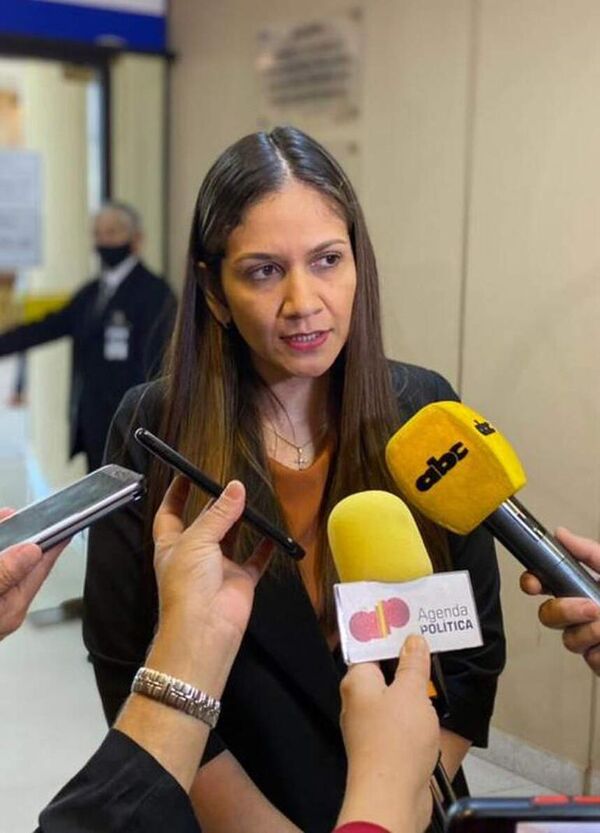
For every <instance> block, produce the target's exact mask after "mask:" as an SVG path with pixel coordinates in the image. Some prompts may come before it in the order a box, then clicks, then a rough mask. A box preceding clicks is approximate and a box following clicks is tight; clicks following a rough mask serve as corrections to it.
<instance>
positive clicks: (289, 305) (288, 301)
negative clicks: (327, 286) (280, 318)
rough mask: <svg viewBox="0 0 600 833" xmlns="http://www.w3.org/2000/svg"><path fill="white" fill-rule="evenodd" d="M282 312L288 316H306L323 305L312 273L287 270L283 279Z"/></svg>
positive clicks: (315, 311) (317, 310)
mask: <svg viewBox="0 0 600 833" xmlns="http://www.w3.org/2000/svg"><path fill="white" fill-rule="evenodd" d="M284 291H285V295H284V299H283V305H282V312H283V314H284V315H285V316H286V317H288V318H306V317H307V316H309V315H314V314H315V313H317V312H319V311H320V310H321V308H322V306H323V304H322V301H321V298H320V297H319V294H318V286H317V283H316V279H315V277H314V276H313V275H311V274H308V273H307V272H306V271H305V270H294V271H293V272H289V273H288V275H287V276H286V279H285V289H284Z"/></svg>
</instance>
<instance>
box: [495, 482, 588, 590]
mask: <svg viewBox="0 0 600 833" xmlns="http://www.w3.org/2000/svg"><path fill="white" fill-rule="evenodd" d="M484 525H485V526H486V527H487V528H488V529H489V530H490V532H491V533H492V534H493V535H494V536H495V537H496V538H497V539H498V540H499V541H500V543H501V544H504V546H505V547H506V549H507V550H509V552H511V553H512V554H513V555H514V556H515V558H517V559H518V560H519V561H520V562H521V564H522V565H523V566H524V567H526V568H527V569H528V570H529V572H531V573H533V574H534V575H535V576H537V578H539V580H540V581H541V582H542V584H543V586H544V588H545V589H546V590H547V591H548V592H550V593H552V594H553V595H554V596H584V597H587V598H588V599H591V600H592V601H594V602H596V604H598V605H600V586H599V585H598V583H597V582H596V581H594V579H593V578H592V576H591V575H590V574H589V573H588V571H587V570H586V569H585V568H584V567H583V566H582V565H581V564H580V563H579V562H578V561H577V560H576V559H575V558H573V556H572V555H571V553H570V552H569V551H568V550H566V549H565V548H564V547H563V546H562V544H561V543H560V542H559V541H557V540H556V538H554V536H552V535H550V533H549V532H548V531H547V530H546V529H545V528H544V527H543V526H542V524H541V523H540V522H539V521H537V520H536V519H535V518H534V517H533V515H532V514H531V513H530V512H528V511H527V509H525V507H524V506H523V505H522V504H521V503H519V501H518V500H516V499H515V498H514V497H513V498H510V499H509V500H505V501H504V503H502V504H501V505H500V506H499V507H498V509H496V511H495V512H492V514H491V515H490V516H489V517H488V518H486V519H485V521H484Z"/></svg>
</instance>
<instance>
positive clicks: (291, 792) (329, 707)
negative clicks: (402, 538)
mask: <svg viewBox="0 0 600 833" xmlns="http://www.w3.org/2000/svg"><path fill="white" fill-rule="evenodd" d="M391 368H392V373H393V378H394V384H395V387H396V391H397V393H398V400H399V403H400V407H401V412H402V417H403V420H405V419H407V418H408V417H410V416H411V415H412V414H414V413H415V411H416V410H418V409H419V408H420V407H422V406H423V405H424V404H426V403H427V402H431V401H434V400H440V399H455V398H456V395H455V394H454V392H453V391H452V389H451V388H450V386H449V385H448V383H447V382H446V381H445V380H444V379H442V378H441V377H440V376H438V375H437V374H435V373H432V372H430V371H427V370H423V369H421V368H416V367H414V366H410V365H405V364H397V363H395V364H393V365H392V366H391ZM160 409H161V387H160V385H159V384H153V385H149V386H144V387H141V388H137V389H135V390H132V391H130V392H129V394H128V395H127V396H126V398H125V400H124V401H123V403H122V405H121V407H120V409H119V411H118V413H117V415H116V417H115V421H114V423H113V426H112V429H111V435H110V439H109V443H108V447H107V452H108V454H109V455H110V456H111V458H112V459H115V461H117V462H118V461H121V462H123V463H124V464H125V465H129V466H131V467H132V468H134V469H136V470H137V471H141V472H144V471H147V469H148V464H149V460H148V456H147V454H146V452H145V451H144V450H143V449H142V448H141V447H140V446H139V445H137V443H135V441H132V439H131V428H132V427H134V426H137V425H142V426H146V427H148V428H149V429H150V430H151V431H156V429H157V426H158V423H159V417H160ZM386 439H387V438H386ZM123 445H125V451H124V455H125V456H124V457H122V456H121V455H120V452H121V450H122V449H123ZM142 518H143V506H140V505H139V504H137V505H135V506H131V507H128V508H127V509H124V510H121V511H119V512H116V513H114V514H113V515H111V516H110V517H108V518H106V519H103V520H101V521H100V522H99V523H98V524H97V525H96V526H95V527H94V528H93V529H92V532H91V535H90V544H89V555H88V569H87V576H86V583H85V615H84V640H85V643H86V645H87V647H88V650H89V652H90V655H91V658H92V660H93V663H94V669H95V673H96V679H97V683H98V687H99V690H100V694H101V697H102V701H103V705H104V709H105V713H106V715H107V718H108V720H109V722H112V721H113V720H114V718H115V716H116V713H117V711H118V709H119V707H120V705H121V703H122V702H123V700H124V698H125V697H126V695H127V692H128V688H129V686H130V684H131V680H132V678H133V675H134V674H135V671H136V670H137V667H138V666H139V665H141V664H142V663H143V660H144V656H145V652H146V649H147V646H148V643H149V642H150V639H151V637H152V632H153V627H154V624H155V620H156V596H155V592H154V591H152V592H149V591H148V584H147V581H148V578H149V573H150V572H151V566H149V565H151V555H150V553H149V552H146V553H144V551H143V547H142V538H141V524H142ZM450 550H451V556H452V560H453V562H454V567H455V569H468V570H469V571H470V573H471V578H472V582H473V588H474V593H475V597H476V602H477V606H478V610H479V615H480V618H481V626H482V635H483V638H484V645H483V646H482V647H481V648H472V649H469V650H464V651H460V652H456V653H449V654H443V655H442V657H441V661H442V665H443V668H444V673H445V677H446V684H447V688H448V695H449V701H450V710H451V717H450V718H449V719H448V720H447V721H445V723H444V725H445V726H447V727H448V728H450V729H452V730H454V731H456V732H457V733H459V734H461V735H463V736H464V737H466V738H469V739H471V740H472V741H473V742H474V743H476V744H479V745H484V744H485V743H486V740H487V731H488V724H489V720H490V717H491V713H492V708H493V703H494V697H495V692H496V680H497V677H498V675H499V673H500V671H501V670H502V667H503V664H504V637H503V632H502V617H501V612H500V602H499V578H498V569H497V564H496V557H495V553H494V548H493V543H492V539H491V537H490V536H489V534H488V533H487V532H486V531H485V530H483V529H477V530H476V531H474V532H473V533H471V534H470V535H469V536H467V537H465V538H462V537H459V536H455V535H451V536H450ZM344 673H345V666H344V663H343V661H342V660H341V657H340V655H339V651H336V652H334V653H333V654H332V653H331V652H330V650H329V648H328V646H327V643H326V641H325V639H324V637H323V635H322V633H321V630H320V628H319V625H318V622H317V619H316V617H315V614H314V610H313V608H312V605H311V602H310V599H309V597H308V595H307V593H306V591H305V589H304V586H303V584H302V582H301V580H300V578H299V577H298V576H297V575H294V574H289V575H287V576H285V577H279V578H278V577H274V576H273V575H271V574H267V575H266V576H265V577H264V578H263V579H262V580H261V582H260V584H259V586H258V588H257V592H256V598H255V603H254V608H253V612H252V616H251V619H250V623H249V626H248V630H247V633H246V636H245V638H244V641H243V643H242V647H241V649H240V652H239V654H238V657H237V659H236V662H235V663H234V666H233V669H232V672H231V675H230V678H229V681H228V684H227V687H226V689H225V692H224V696H223V698H222V704H223V705H222V712H221V717H220V719H219V725H218V727H217V732H213V733H212V735H211V738H210V739H209V746H208V749H207V756H206V757H207V758H210V757H212V756H214V755H216V754H218V753H219V752H220V751H221V750H222V749H224V748H228V749H229V750H230V751H231V753H232V754H233V755H234V756H235V757H236V758H237V760H238V761H239V762H240V764H241V765H242V766H243V767H244V769H245V770H246V772H247V773H248V775H249V776H250V778H251V779H252V780H253V781H254V783H255V784H256V785H257V786H258V788H259V789H260V790H261V791H262V792H263V793H264V794H265V795H266V796H267V798H268V799H269V800H270V801H272V802H273V804H275V806H276V807H278V808H279V810H281V811H282V812H283V813H284V814H285V815H286V816H288V817H289V818H290V819H291V820H292V821H293V822H294V823H295V824H297V825H298V826H299V827H300V828H301V829H302V830H303V831H306V832H307V833H325V831H330V830H332V829H333V827H334V826H335V820H336V817H337V814H338V811H339V807H340V803H341V800H342V797H343V792H344V785H345V775H346V758H345V753H344V747H343V742H342V737H341V733H340V729H339V714H340V697H339V683H340V680H341V678H342V676H343V674H344Z"/></svg>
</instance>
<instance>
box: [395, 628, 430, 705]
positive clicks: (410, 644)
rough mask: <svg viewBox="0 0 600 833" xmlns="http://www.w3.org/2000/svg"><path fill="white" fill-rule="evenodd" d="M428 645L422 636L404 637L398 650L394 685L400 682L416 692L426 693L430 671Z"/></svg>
mask: <svg viewBox="0 0 600 833" xmlns="http://www.w3.org/2000/svg"><path fill="white" fill-rule="evenodd" d="M430 666H431V662H430V657H429V645H428V644H427V640H426V639H424V638H423V637H422V636H417V635H415V634H411V635H410V636H408V637H407V638H406V641H405V642H404V645H403V646H402V650H401V651H400V661H399V662H398V668H397V669H396V676H395V678H394V683H393V684H394V685H395V684H396V683H401V684H402V685H403V686H409V687H411V688H413V689H414V691H415V692H416V693H423V694H426V693H427V687H428V685H429V675H430V673H431V667H430Z"/></svg>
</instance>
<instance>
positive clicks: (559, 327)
mask: <svg viewBox="0 0 600 833" xmlns="http://www.w3.org/2000/svg"><path fill="white" fill-rule="evenodd" d="M353 5H359V6H360V7H361V8H362V10H363V14H364V30H365V43H364V60H365V72H364V90H363V112H362V116H363V121H362V124H361V126H360V128H359V136H358V139H359V142H360V154H361V158H360V181H359V182H358V183H357V185H358V190H359V192H360V194H361V198H362V201H363V204H364V207H365V210H366V214H367V220H368V222H369V225H370V228H371V232H372V235H373V239H374V241H375V243H376V248H377V252H378V258H379V263H380V267H381V273H382V282H383V288H384V324H385V328H386V333H387V345H388V352H389V354H390V355H391V356H394V357H397V358H402V359H405V360H408V361H416V362H418V363H419V364H423V365H426V366H429V367H434V368H436V369H437V370H440V371H441V372H443V373H444V374H446V375H447V376H448V378H449V379H450V380H451V381H452V382H454V383H455V384H456V383H458V382H459V380H460V381H462V385H461V388H462V393H463V396H464V397H465V399H466V401H467V402H469V403H471V404H473V405H474V406H475V407H478V408H479V409H481V410H483V411H484V413H486V414H487V415H488V416H489V417H490V418H491V419H492V420H493V421H495V422H497V423H498V424H499V426H500V427H501V429H502V430H504V432H505V433H506V434H507V435H508V437H509V438H511V439H512V440H513V441H514V443H515V445H516V447H517V449H518V450H519V452H520V453H521V454H522V456H523V459H524V462H525V465H526V468H527V469H528V471H529V475H530V483H531V485H530V486H529V487H528V488H527V490H526V492H525V493H524V496H525V499H526V501H527V503H528V504H529V505H530V506H531V508H532V509H533V510H534V511H535V512H536V513H538V514H539V516H540V518H541V519H544V520H546V521H547V522H548V524H553V523H559V522H562V523H567V524H572V525H573V527H574V528H575V529H578V530H580V531H581V532H582V533H586V534H590V535H594V536H596V537H598V536H599V535H600V472H599V469H598V458H599V456H600V435H599V431H600V429H599V425H600V419H599V416H600V383H599V381H598V380H599V378H600V349H598V348H599V347H600V341H599V328H598V321H600V279H599V278H598V272H599V271H600V244H599V242H598V240H599V239H600V237H599V235H598V232H597V223H598V216H599V211H598V210H599V209H600V197H599V196H598V194H600V188H599V187H598V186H599V185H600V183H599V182H598V178H599V176H600V173H599V171H600V167H599V165H598V150H597V149H598V147H600V143H599V142H598V138H599V135H598V134H599V132H600V96H598V89H599V88H600V87H599V84H598V81H599V79H600V51H599V50H598V48H597V44H598V41H599V40H600V6H598V4H597V2H595V0H575V2H573V0H552V2H551V1H550V0H503V2H502V3H499V2H497V0H489V2H486V0H369V2H368V3H367V2H363V3H362V4H353ZM339 11H340V5H339V3H337V2H335V0H319V2H317V0H306V2H305V3H304V4H303V6H302V10H301V11H298V6H297V4H296V3H294V2H292V0H280V2H279V3H277V4H276V5H274V4H273V3H271V2H269V0H254V2H253V3H251V4H248V3H247V2H244V0H218V2H217V0H205V2H204V3H202V4H197V3H195V2H193V0H173V3H172V20H171V27H172V29H171V31H172V36H173V47H174V49H175V51H176V52H177V53H178V60H177V62H176V64H175V66H174V69H173V83H172V91H171V92H172V121H171V153H170V174H171V191H170V199H169V208H170V241H171V275H172V277H173V280H175V281H177V280H179V279H180V277H181V275H182V271H183V270H182V267H183V258H184V250H185V242H186V237H187V234H188V230H189V221H190V216H191V210H192V205H193V201H194V198H195V195H196V192H197V189H198V186H199V184H200V181H201V179H202V177H203V176H204V174H205V172H206V170H207V169H208V167H209V165H210V164H211V162H212V161H213V160H214V158H215V157H216V156H217V154H218V153H219V152H220V151H221V150H222V149H223V148H224V147H225V146H226V145H227V144H229V143H230V142H232V141H234V140H235V139H237V138H239V137H240V136H241V135H243V134H244V133H247V132H251V131H253V130H256V129H257V126H258V125H257V116H258V112H257V83H256V79H255V76H254V72H253V60H254V54H255V42H254V38H255V35H256V32H257V30H258V28H259V27H260V26H261V25H264V24H265V23H269V22H273V21H276V20H292V21H294V20H298V19H299V16H300V15H301V17H302V19H307V18H310V16H322V15H326V14H328V13H338V12H339ZM300 126H302V125H300ZM317 137H319V134H317ZM501 561H502V570H503V579H504V588H503V602H504V607H505V614H506V623H507V632H508V637H509V649H510V654H509V665H508V669H507V672H506V673H505V675H504V677H503V679H502V681H501V686H500V694H499V699H498V707H497V710H496V717H495V722H496V726H497V727H498V729H500V730H501V731H502V732H503V733H505V734H506V736H507V737H509V738H510V737H511V736H516V737H519V738H520V739H521V740H523V741H525V742H526V743H527V744H528V745H529V749H530V750H531V756H530V761H531V762H532V763H531V765H530V769H529V771H528V769H527V767H528V764H527V760H524V761H523V762H522V771H524V774H529V775H535V776H538V775H539V772H534V771H531V767H535V766H537V765H539V761H540V760H541V759H540V758H539V756H538V757H536V755H537V750H541V751H542V753H546V755H547V757H546V758H545V759H543V760H545V761H546V763H549V764H550V763H552V762H553V761H554V759H556V761H555V763H556V767H555V769H556V771H555V772H554V773H553V774H552V773H551V780H552V783H553V784H556V786H557V788H561V786H564V788H569V789H572V790H573V791H578V790H579V789H582V788H583V786H584V783H583V781H584V770H585V768H586V766H588V765H589V764H590V761H591V749H592V748H594V747H595V749H596V750H598V748H599V747H600V736H598V737H596V738H591V739H590V732H591V731H592V725H593V724H592V720H591V715H592V711H593V709H594V708H596V709H598V708H600V705H599V704H600V699H599V695H598V693H597V691H596V690H595V689H596V686H595V684H593V682H592V676H591V674H590V673H589V672H588V671H587V670H586V669H585V667H584V665H583V663H582V662H581V661H580V660H579V659H578V658H576V657H572V656H569V655H567V654H566V653H565V652H564V651H563V650H562V647H561V645H560V638H559V637H558V636H557V635H556V634H552V633H549V632H546V631H544V630H543V629H542V628H541V626H539V625H538V624H537V619H536V615H535V608H536V605H535V603H534V602H533V601H531V600H529V599H525V598H523V597H522V596H521V594H520V592H519V591H518V589H517V585H516V581H517V576H518V573H519V569H518V567H516V566H515V562H514V561H513V560H512V559H511V558H510V557H509V556H507V555H506V554H504V553H502V554H501ZM598 722H599V721H597V723H598ZM598 731H599V730H598V729H596V732H597V733H598ZM595 754H596V755H598V752H597V751H596V752H595ZM561 762H562V764H564V765H563V766H562V767H561ZM513 765H515V766H516V767H517V768H518V767H519V762H518V761H517V762H513ZM594 766H595V767H596V769H600V759H598V757H596V758H595V759H594ZM588 775H589V773H588ZM559 782H561V783H559Z"/></svg>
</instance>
